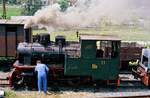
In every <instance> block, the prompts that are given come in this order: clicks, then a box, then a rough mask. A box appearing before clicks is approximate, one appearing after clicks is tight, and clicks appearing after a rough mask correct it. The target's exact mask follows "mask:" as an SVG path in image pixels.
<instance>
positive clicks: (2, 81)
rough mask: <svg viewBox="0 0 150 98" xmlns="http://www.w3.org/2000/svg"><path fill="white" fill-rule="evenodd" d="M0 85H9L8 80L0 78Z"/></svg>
mask: <svg viewBox="0 0 150 98" xmlns="http://www.w3.org/2000/svg"><path fill="white" fill-rule="evenodd" d="M0 87H10V84H9V80H8V79H5V78H4V79H3V78H0Z"/></svg>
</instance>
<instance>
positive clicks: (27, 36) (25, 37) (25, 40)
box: [24, 28, 30, 43]
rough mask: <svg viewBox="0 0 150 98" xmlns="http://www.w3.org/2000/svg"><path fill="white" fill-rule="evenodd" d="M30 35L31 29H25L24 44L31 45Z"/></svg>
mask: <svg viewBox="0 0 150 98" xmlns="http://www.w3.org/2000/svg"><path fill="white" fill-rule="evenodd" d="M29 34H30V28H25V29H24V42H27V43H29V41H30V39H29Z"/></svg>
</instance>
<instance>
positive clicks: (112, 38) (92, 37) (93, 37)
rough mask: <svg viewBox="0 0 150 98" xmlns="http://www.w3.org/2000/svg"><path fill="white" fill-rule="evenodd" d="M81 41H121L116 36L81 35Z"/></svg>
mask: <svg viewBox="0 0 150 98" xmlns="http://www.w3.org/2000/svg"><path fill="white" fill-rule="evenodd" d="M80 39H81V40H99V41H121V39H119V38H118V37H117V36H114V35H98V34H97V35H88V34H87V35H80Z"/></svg>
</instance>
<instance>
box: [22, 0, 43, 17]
mask: <svg viewBox="0 0 150 98" xmlns="http://www.w3.org/2000/svg"><path fill="white" fill-rule="evenodd" d="M41 7H42V2H41V0H27V2H25V5H24V8H23V10H22V15H29V16H30V15H34V13H35V12H36V11H37V10H39V9H41Z"/></svg>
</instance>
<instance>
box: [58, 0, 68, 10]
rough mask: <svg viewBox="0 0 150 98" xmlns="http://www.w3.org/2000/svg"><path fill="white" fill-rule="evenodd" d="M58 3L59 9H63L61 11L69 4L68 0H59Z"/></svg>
mask: <svg viewBox="0 0 150 98" xmlns="http://www.w3.org/2000/svg"><path fill="white" fill-rule="evenodd" d="M58 3H59V4H60V8H61V11H63V12H64V11H66V9H67V8H68V6H69V1H68V0H59V1H58Z"/></svg>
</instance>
